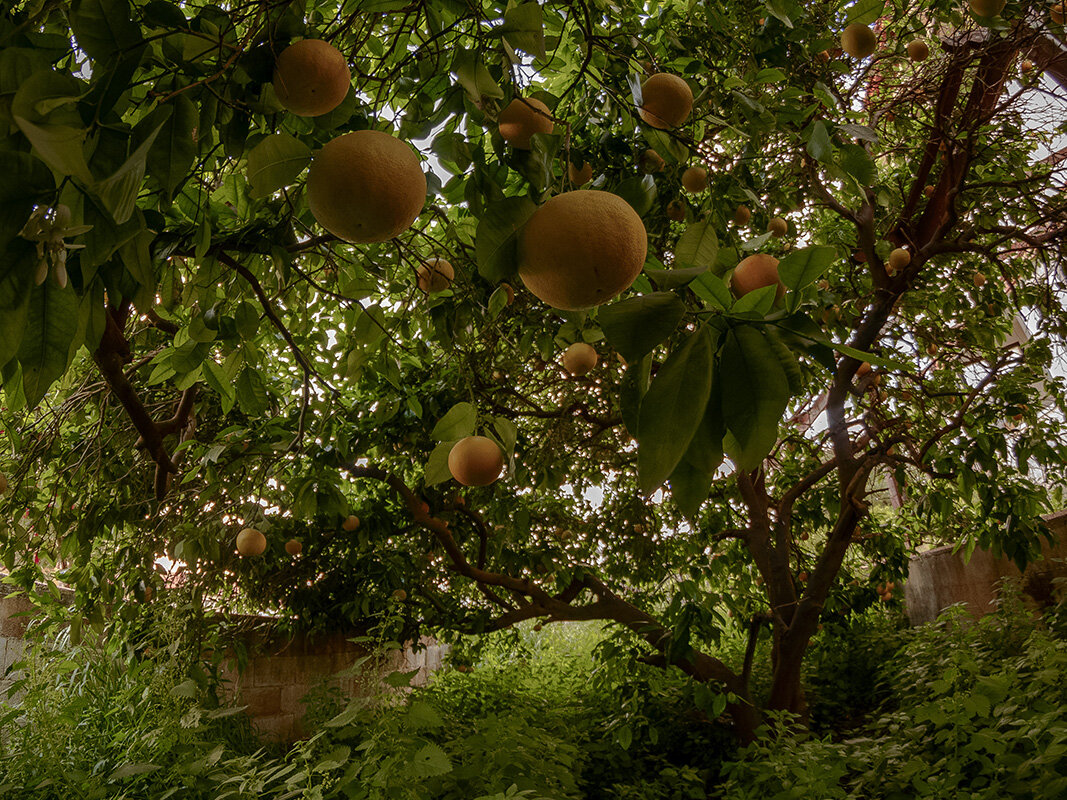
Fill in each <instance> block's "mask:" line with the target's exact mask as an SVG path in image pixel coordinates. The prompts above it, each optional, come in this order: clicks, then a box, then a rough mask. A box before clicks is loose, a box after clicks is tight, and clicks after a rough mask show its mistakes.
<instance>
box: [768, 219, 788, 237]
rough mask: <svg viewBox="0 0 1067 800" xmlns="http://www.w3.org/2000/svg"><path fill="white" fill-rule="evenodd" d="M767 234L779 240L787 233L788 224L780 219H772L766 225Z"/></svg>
mask: <svg viewBox="0 0 1067 800" xmlns="http://www.w3.org/2000/svg"><path fill="white" fill-rule="evenodd" d="M767 232H768V233H769V234H770V235H771V236H773V237H774V238H775V239H781V238H782V237H783V236H785V235H786V234H787V233H789V223H788V222H786V221H785V220H784V219H782V218H781V217H772V218H771V221H770V222H768V223H767Z"/></svg>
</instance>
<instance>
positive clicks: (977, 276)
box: [971, 272, 986, 289]
mask: <svg viewBox="0 0 1067 800" xmlns="http://www.w3.org/2000/svg"><path fill="white" fill-rule="evenodd" d="M971 281H972V282H973V283H974V285H975V286H976V287H978V288H979V289H981V288H982V287H983V286H985V281H986V277H985V275H983V274H982V273H981V272H976V273H974V275H972V276H971Z"/></svg>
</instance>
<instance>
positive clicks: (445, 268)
mask: <svg viewBox="0 0 1067 800" xmlns="http://www.w3.org/2000/svg"><path fill="white" fill-rule="evenodd" d="M416 273H417V275H418V283H419V288H420V289H421V290H422V291H424V292H426V294H436V293H437V292H443V291H444V290H445V289H447V288H448V287H449V286H451V285H452V279H453V278H454V277H456V271H455V270H454V269H453V268H452V265H451V264H450V263H449V262H448V261H445V260H444V259H443V258H431V259H430V260H429V261H427V262H426V263H425V264H420V265H419V268H418V269H417V270H416Z"/></svg>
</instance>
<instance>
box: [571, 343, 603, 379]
mask: <svg viewBox="0 0 1067 800" xmlns="http://www.w3.org/2000/svg"><path fill="white" fill-rule="evenodd" d="M596 362H597V354H596V350H595V349H594V348H593V346H592V345H591V344H587V343H585V342H575V343H574V344H572V345H571V346H570V347H568V348H567V349H566V350H564V351H563V368H564V369H565V370H567V372H569V373H570V374H571V375H578V376H581V375H585V374H586V373H587V372H589V370H591V369H592V368H593V367H595V366H596Z"/></svg>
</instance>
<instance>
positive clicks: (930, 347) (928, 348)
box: [926, 342, 937, 356]
mask: <svg viewBox="0 0 1067 800" xmlns="http://www.w3.org/2000/svg"><path fill="white" fill-rule="evenodd" d="M926 352H927V353H929V354H930V355H932V356H935V355H937V345H936V344H934V343H933V342H930V344H928V345H926Z"/></svg>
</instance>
